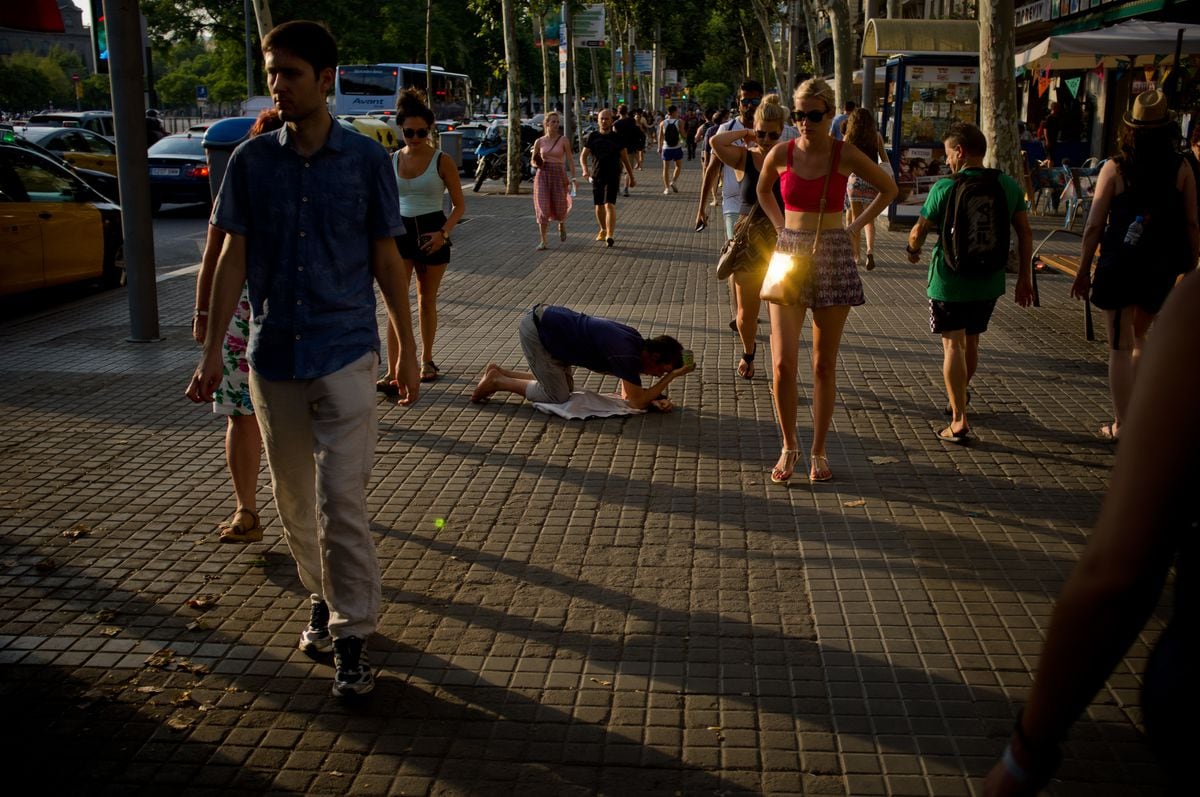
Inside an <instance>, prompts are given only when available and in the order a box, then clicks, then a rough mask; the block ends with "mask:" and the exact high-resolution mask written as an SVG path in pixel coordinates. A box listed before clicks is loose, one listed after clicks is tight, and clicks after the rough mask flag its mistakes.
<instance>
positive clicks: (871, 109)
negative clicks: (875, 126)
mask: <svg viewBox="0 0 1200 797" xmlns="http://www.w3.org/2000/svg"><path fill="white" fill-rule="evenodd" d="M865 14H866V16H865V18H864V19H863V27H864V29H865V28H866V24H867V23H868V22H870V21H871V20H872V19H875V18H876V17H878V16H879V0H866V9H865ZM878 64H879V59H878V58H864V59H862V65H863V66H862V70H863V82H862V107H864V108H866V109H867V112H868V113H870V114H871V115H872V116H874V115H875V69H876V67H877V65H878Z"/></svg>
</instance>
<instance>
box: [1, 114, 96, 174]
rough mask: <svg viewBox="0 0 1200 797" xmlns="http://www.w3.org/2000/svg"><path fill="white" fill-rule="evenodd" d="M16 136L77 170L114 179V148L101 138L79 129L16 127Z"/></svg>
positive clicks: (89, 131)
mask: <svg viewBox="0 0 1200 797" xmlns="http://www.w3.org/2000/svg"><path fill="white" fill-rule="evenodd" d="M14 129H15V131H16V132H17V133H19V134H20V135H22V136H24V137H25V139H26V140H27V141H32V142H33V143H34V144H37V145H38V146H40V147H44V148H46V149H48V150H50V151H51V152H53V153H54V154H55V155H58V156H59V157H60V158H62V159H63V160H65V161H66V162H67V163H69V164H71V165H72V166H74V167H76V168H78V169H91V170H92V171H97V172H104V173H105V174H111V175H112V176H113V177H116V176H117V147H116V145H115V144H113V143H112V142H111V141H109V140H108V139H107V138H105V137H104V136H100V135H96V134H95V133H93V132H92V131H91V130H84V129H83V128H79V127H34V126H32V125H31V126H29V127H17V128H14Z"/></svg>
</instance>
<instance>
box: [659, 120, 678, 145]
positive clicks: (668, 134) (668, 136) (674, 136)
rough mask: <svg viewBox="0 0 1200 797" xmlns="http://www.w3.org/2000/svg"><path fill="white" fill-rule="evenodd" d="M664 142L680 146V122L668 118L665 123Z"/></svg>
mask: <svg viewBox="0 0 1200 797" xmlns="http://www.w3.org/2000/svg"><path fill="white" fill-rule="evenodd" d="M663 143H664V144H666V145H667V146H668V147H678V146H679V122H678V120H676V121H672V120H670V119H668V120H667V121H666V122H664V123H663Z"/></svg>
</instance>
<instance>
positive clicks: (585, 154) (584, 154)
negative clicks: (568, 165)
mask: <svg viewBox="0 0 1200 797" xmlns="http://www.w3.org/2000/svg"><path fill="white" fill-rule="evenodd" d="M591 156H592V153H591V150H589V149H588V148H587V145H586V144H585V145H584V147H583V149H581V150H579V173H580V174H582V175H583V179H585V180H587V179H588V178H589V175H588V167H587V162H588V158H590V157H591Z"/></svg>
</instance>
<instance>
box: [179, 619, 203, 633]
mask: <svg viewBox="0 0 1200 797" xmlns="http://www.w3.org/2000/svg"><path fill="white" fill-rule="evenodd" d="M184 628H186V629H187V630H189V631H203V630H204V626H203V625H201V624H200V621H199V620H192V621H191V622H190V623H188V624H187V625H185V626H184Z"/></svg>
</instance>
